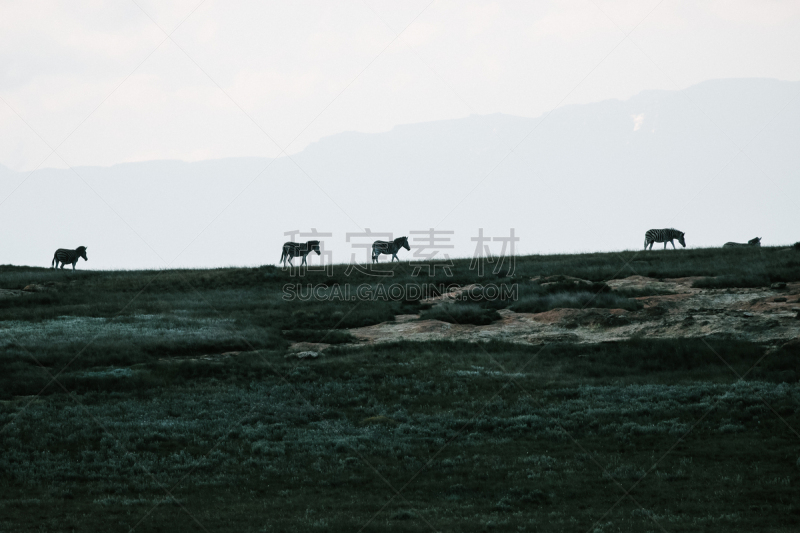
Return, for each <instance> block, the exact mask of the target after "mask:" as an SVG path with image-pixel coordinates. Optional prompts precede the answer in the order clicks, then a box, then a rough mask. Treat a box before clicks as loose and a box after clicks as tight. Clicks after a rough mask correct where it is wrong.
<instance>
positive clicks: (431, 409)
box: [0, 339, 800, 532]
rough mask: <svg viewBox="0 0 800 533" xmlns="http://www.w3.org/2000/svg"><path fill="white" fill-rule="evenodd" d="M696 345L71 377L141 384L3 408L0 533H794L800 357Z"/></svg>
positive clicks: (431, 353)
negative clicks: (429, 531) (141, 382)
mask: <svg viewBox="0 0 800 533" xmlns="http://www.w3.org/2000/svg"><path fill="white" fill-rule="evenodd" d="M708 342H709V344H710V345H711V349H710V348H709V347H708V346H706V344H705V343H704V342H703V341H700V340H675V341H644V340H641V341H630V342H624V343H609V344H602V345H589V346H575V345H561V346H559V345H553V346H548V347H545V348H544V349H542V348H541V347H534V346H524V345H513V344H503V343H498V342H493V343H487V344H484V345H480V346H478V345H475V344H469V343H452V342H432V343H421V344H420V343H397V344H391V345H384V346H374V347H366V348H352V347H344V346H343V347H339V348H334V349H332V351H331V352H330V353H327V352H326V355H325V356H323V357H322V358H320V359H316V360H313V361H308V360H303V361H297V360H290V359H285V358H284V357H283V355H282V353H281V352H269V351H265V352H262V353H260V354H249V355H243V356H242V357H241V358H238V359H235V360H234V361H230V362H229V363H228V364H219V363H216V362H213V361H194V362H189V361H187V362H185V363H180V362H177V361H176V360H174V359H173V360H159V361H154V362H151V363H147V364H145V365H143V366H137V367H136V368H134V369H132V372H133V374H132V375H130V376H129V377H123V376H122V374H121V373H119V372H118V373H117V374H118V375H116V376H113V375H112V373H111V372H106V374H105V377H103V375H102V374H101V373H99V372H98V373H96V374H94V375H89V374H86V373H85V372H84V373H83V374H79V373H77V372H76V373H74V375H75V377H74V379H76V380H77V379H78V377H77V376H78V375H82V376H83V377H82V378H81V379H85V380H88V379H94V380H101V379H106V380H112V379H114V380H116V381H114V382H113V383H114V384H116V385H117V386H121V384H122V381H124V380H125V379H133V376H134V375H135V374H136V373H137V372H138V373H141V374H142V375H143V376H146V375H149V376H151V377H150V378H148V379H153V380H157V381H158V382H157V384H156V383H153V384H150V385H148V386H149V387H150V388H148V389H147V390H146V391H143V392H141V393H136V392H134V391H131V390H128V389H125V388H119V389H117V390H111V389H109V388H108V387H98V388H96V389H91V388H90V387H89V386H88V385H87V388H86V389H85V390H84V391H83V392H80V393H78V394H77V395H74V396H73V395H68V394H55V395H51V396H48V397H45V398H40V399H36V400H34V401H33V402H32V403H30V404H29V402H30V400H31V399H30V398H27V397H26V398H19V399H16V400H14V401H6V402H3V403H0V423H2V425H3V427H4V430H3V432H2V433H0V442H2V446H3V451H4V453H3V454H2V456H0V475H1V476H2V479H3V481H4V483H3V484H2V485H0V501H2V504H0V527H2V529H3V530H12V531H39V530H48V531H61V530H66V531H73V530H74V531H98V530H110V529H120V528H121V529H126V530H127V529H128V528H131V527H133V526H136V525H137V524H139V521H140V520H142V519H144V521H143V522H142V523H141V524H139V525H138V527H137V530H143V531H147V530H155V529H162V530H170V531H184V530H186V531H189V530H192V531H194V530H197V529H199V528H200V526H198V525H197V522H199V523H200V524H201V525H202V527H203V528H205V529H207V530H209V531H210V530H215V531H261V530H267V531H272V530H284V531H298V532H300V531H309V530H311V531H313V530H320V531H353V530H356V531H357V530H360V529H361V528H362V527H365V526H366V527H365V528H364V531H387V530H388V531H411V530H415V531H418V530H425V529H426V528H428V527H429V526H428V525H427V524H428V523H430V524H431V525H433V526H434V528H436V529H437V530H440V531H447V530H456V531H486V530H498V531H501V530H512V531H515V530H520V529H523V528H524V530H536V531H564V530H570V531H572V530H576V531H590V530H593V528H594V527H597V528H599V529H601V530H608V529H612V528H613V530H615V531H616V530H619V531H648V530H654V529H655V530H658V526H657V524H660V525H662V526H663V527H664V528H665V529H667V530H668V531H673V530H680V531H753V530H770V531H794V530H796V528H797V527H798V522H799V520H798V515H797V513H796V512H795V511H796V503H795V502H796V501H798V498H799V497H800V492H798V491H799V490H800V489H798V483H800V467H798V456H799V455H800V454H798V452H797V445H796V435H794V433H793V432H792V431H791V430H790V429H789V428H788V427H787V424H788V426H789V427H797V425H798V424H800V392H799V391H798V388H797V381H796V380H797V370H798V368H797V365H798V361H799V360H800V357H798V356H800V354H799V353H797V349H796V348H791V347H786V348H783V349H780V350H777V351H774V352H770V353H769V354H768V355H767V356H766V357H764V358H763V359H762V360H761V361H760V362H759V359H760V358H761V357H762V356H764V355H765V349H766V347H764V346H760V345H756V344H752V343H744V342H736V341H732V340H726V339H711V340H709V341H708ZM714 352H717V353H719V354H720V355H722V356H723V357H724V358H725V359H726V361H727V363H729V364H730V365H731V366H732V367H733V369H734V370H735V371H736V372H738V373H739V374H743V373H745V372H747V370H748V369H749V368H750V367H752V366H753V365H754V364H756V363H758V365H757V367H756V370H754V371H753V372H751V373H750V374H748V378H747V380H746V381H744V382H737V381H738V378H737V376H736V374H735V373H734V372H733V371H731V369H730V368H728V365H727V364H726V363H725V362H723V361H722V360H720V358H719V357H717V355H716V354H715V353H714ZM786 371H792V372H794V373H795V374H794V376H793V377H792V379H791V380H789V378H788V376H787V375H785V374H783V373H784V372H786ZM65 377H66V376H65ZM141 379H144V378H141ZM71 383H76V381H75V382H71ZM109 383H111V381H109ZM78 402H80V403H78ZM765 402H766V403H765ZM773 410H774V411H773ZM104 428H105V429H107V430H108V432H106V431H105V430H104ZM148 472H152V473H153V474H154V476H155V478H153V477H151V476H150V475H149V474H148ZM634 485H635V487H634ZM162 486H167V487H169V489H170V492H171V493H172V494H173V495H174V496H175V497H176V498H177V499H178V501H179V504H180V505H178V504H175V503H173V502H171V501H170V500H169V499H168V498H167V497H166V494H165V492H164V490H163V489H162V488H161V487H162ZM709 487H713V494H712V493H710V492H709ZM395 489H396V490H402V493H401V494H402V498H395V499H394V500H393V499H392V497H393V496H395V495H396V493H395V492H394V491H395ZM624 490H631V493H630V494H631V496H632V497H633V499H635V502H636V503H635V502H634V501H633V499H631V498H626V497H625V492H624ZM639 504H641V506H643V507H639ZM184 509H185V512H184ZM187 513H189V515H191V517H190V516H189V515H187ZM192 517H193V518H192ZM195 519H196V520H197V522H195V521H194V520H195ZM654 520H655V521H654ZM598 521H599V524H597V522H598Z"/></svg>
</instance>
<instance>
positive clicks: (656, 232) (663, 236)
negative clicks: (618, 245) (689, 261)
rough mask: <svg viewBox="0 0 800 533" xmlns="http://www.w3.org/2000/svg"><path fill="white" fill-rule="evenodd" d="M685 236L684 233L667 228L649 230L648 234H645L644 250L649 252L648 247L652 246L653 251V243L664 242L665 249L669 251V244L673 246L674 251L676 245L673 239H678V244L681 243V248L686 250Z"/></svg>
mask: <svg viewBox="0 0 800 533" xmlns="http://www.w3.org/2000/svg"><path fill="white" fill-rule="evenodd" d="M684 235H686V234H685V233H684V232H682V231H678V230H676V229H674V228H665V229H651V230H647V233H645V234H644V249H645V250H647V245H648V244H649V245H650V249H651V250H652V249H653V243H656V242H663V243H664V249H665V250H666V249H667V243H670V244H672V249H673V250H674V249H675V243H674V242H672V241H673V239H678V242H679V243H681V246H683V247H684V248H686V241H685V240H684V238H683V237H684Z"/></svg>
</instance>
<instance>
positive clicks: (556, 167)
mask: <svg viewBox="0 0 800 533" xmlns="http://www.w3.org/2000/svg"><path fill="white" fill-rule="evenodd" d="M798 148H800V82H785V81H777V80H768V79H728V80H715V81H708V82H704V83H701V84H698V85H695V86H693V87H690V88H688V89H685V90H681V91H645V92H642V93H640V94H638V95H637V96H635V97H633V98H631V99H629V100H626V101H619V100H607V101H603V102H598V103H593V104H586V105H570V106H565V107H562V108H559V109H556V110H555V111H553V112H552V113H550V114H548V115H545V116H541V117H535V118H523V117H514V116H508V115H501V114H496V115H487V116H470V117H467V118H463V119H457V120H447V121H437V122H427V123H420V124H410V125H403V126H397V127H395V128H393V129H392V130H391V131H388V132H385V133H370V134H367V133H354V132H348V133H341V134H338V135H333V136H330V137H326V138H324V139H322V140H320V141H318V142H316V143H313V144H312V145H310V146H308V147H307V148H306V149H305V150H304V151H302V152H301V153H299V154H295V155H293V156H291V158H287V157H281V158H278V159H274V160H269V159H262V158H233V159H221V160H213V161H202V162H196V163H186V162H180V161H148V162H142V163H125V164H120V165H115V166H112V167H79V168H76V169H75V171H74V172H73V171H72V170H69V169H67V170H62V169H42V170H38V171H36V172H35V173H33V174H32V175H30V177H29V178H27V179H25V178H26V176H28V174H27V173H17V172H12V171H10V170H8V169H6V168H4V167H0V200H2V199H4V198H6V197H7V195H9V194H10V193H11V191H12V190H14V189H15V188H16V187H17V186H19V184H20V183H22V182H23V180H25V181H24V183H22V185H21V186H19V188H18V189H17V190H16V192H14V193H13V195H11V196H10V197H9V198H8V199H7V200H6V201H5V202H4V203H3V204H2V205H0V224H2V227H3V229H4V231H3V234H4V241H5V242H4V246H3V251H2V252H0V263H13V264H32V265H44V264H48V265H49V261H50V259H51V258H52V254H53V251H54V250H55V249H56V248H58V247H76V246H79V245H85V246H87V247H88V254H89V263H88V264H86V265H85V266H83V263H82V262H81V264H80V266H82V267H83V268H86V267H90V268H142V267H153V268H159V267H162V266H164V265H165V264H171V265H172V266H209V267H210V266H224V265H254V264H264V263H276V262H277V260H278V258H279V256H280V245H281V243H282V242H284V241H285V240H288V239H287V237H285V236H284V232H287V231H291V230H303V231H308V230H310V229H311V228H316V229H317V230H318V231H320V232H330V233H333V236H332V237H325V238H323V239H322V240H324V241H325V242H326V244H327V245H328V246H327V247H328V249H332V250H333V254H334V255H333V259H334V261H336V262H346V261H349V260H350V255H351V253H356V254H357V257H359V258H362V259H363V258H364V257H365V252H364V250H361V249H359V250H356V249H353V248H352V247H351V245H352V244H353V242H356V241H358V242H366V241H369V240H371V238H369V237H367V238H358V237H354V238H352V239H351V242H350V243H348V242H346V235H345V234H346V233H348V232H360V231H362V230H363V229H366V228H369V229H371V230H372V231H373V232H392V233H393V234H394V235H395V236H400V235H407V234H408V233H409V231H423V230H428V229H429V228H433V227H435V228H437V229H442V230H452V231H454V232H455V233H454V235H453V236H452V238H453V241H452V244H453V245H454V246H455V248H454V249H451V250H449V251H447V253H449V254H450V255H451V256H467V255H471V254H472V252H473V249H474V247H475V244H474V243H473V242H471V241H470V238H471V237H474V236H475V235H476V234H477V230H478V228H481V227H482V228H484V234H485V235H487V236H503V235H506V236H507V235H508V233H509V230H510V228H515V231H516V234H517V235H518V236H519V237H520V241H519V243H518V252H519V253H556V252H574V251H596V250H614V249H627V248H634V249H635V248H640V247H642V246H643V240H644V232H645V231H646V230H647V229H649V228H660V227H668V226H674V227H676V228H679V229H681V230H682V231H685V232H686V238H687V244H688V245H689V246H714V245H721V244H722V243H724V242H726V241H730V240H734V241H739V242H745V241H747V240H748V239H751V238H753V237H763V241H762V242H763V243H764V245H771V244H779V243H780V244H783V243H792V242H795V241H798V240H800V216H798V214H797V213H798V210H797V207H796V204H795V202H796V201H797V199H798V197H800V150H799V149H798ZM226 206H227V209H224V208H225V207H226ZM302 239H303V238H302V237H301V240H302ZM413 244H415V242H414V241H413V240H412V245H413ZM496 251H499V246H498V247H497V248H496ZM403 253H404V254H405V255H404V257H405V258H409V257H411V255H412V254H410V253H408V252H403ZM80 266H79V268H80Z"/></svg>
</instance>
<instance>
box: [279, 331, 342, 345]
mask: <svg viewBox="0 0 800 533" xmlns="http://www.w3.org/2000/svg"><path fill="white" fill-rule="evenodd" d="M283 338H284V339H287V340H290V341H296V342H324V343H326V344H346V343H348V342H354V341H355V340H356V338H355V337H353V336H352V335H351V334H350V332H349V331H341V330H336V329H333V330H331V329H327V330H326V329H290V330H285V331H283Z"/></svg>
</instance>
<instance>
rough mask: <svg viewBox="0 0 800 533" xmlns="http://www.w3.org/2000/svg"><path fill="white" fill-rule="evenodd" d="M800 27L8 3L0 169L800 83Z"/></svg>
mask: <svg viewBox="0 0 800 533" xmlns="http://www.w3.org/2000/svg"><path fill="white" fill-rule="evenodd" d="M798 30H800V1H798V0H784V1H781V0H758V1H745V0H720V1H704V0H691V1H678V0H663V1H659V0H635V1H634V0H631V1H616V0H575V1H550V2H541V1H521V2H515V1H508V2H469V1H459V2H448V1H444V0H439V1H434V2H431V1H430V0H421V1H417V0H413V1H405V2H396V1H387V2H374V1H369V0H365V1H353V2H346V1H341V2H324V1H317V2H295V1H293V2H261V1H258V2H256V1H252V2H250V1H242V2H219V1H214V0H206V1H203V2H200V1H199V0H188V1H178V2H163V1H159V2H155V1H143V0H136V1H135V2H134V1H124V0H120V1H116V2H102V1H94V2H91V1H82V2H44V1H8V0H3V1H2V2H1V3H0V64H1V65H2V66H3V68H2V70H0V97H1V98H2V101H0V164H2V165H5V166H7V167H9V168H11V169H13V170H17V171H22V170H27V171H30V170H33V169H34V168H37V167H40V168H45V167H62V168H63V167H65V166H66V165H70V166H78V165H103V166H106V165H113V164H116V163H121V162H133V161H147V160H153V159H179V160H185V161H197V160H203V159H214V158H223V157H234V156H262V157H274V156H277V155H280V154H281V153H282V151H283V150H285V151H286V152H287V153H289V154H292V153H297V152H299V151H301V150H302V149H303V148H304V147H306V146H308V144H309V143H311V142H314V141H316V140H319V139H320V138H322V137H324V136H328V135H332V134H335V133H339V132H343V131H362V132H379V131H386V130H389V129H391V128H392V127H393V126H395V125H398V124H408V123H415V122H422V121H431V120H441V119H451V118H458V117H465V116H469V115H472V114H490V113H506V114H511V115H518V116H525V117H533V116H538V115H541V114H543V113H547V112H548V111H550V110H551V109H553V108H554V107H557V106H563V105H568V104H576V103H588V102H595V101H600V100H603V99H608V98H619V99H624V98H628V97H630V96H632V95H634V94H636V93H638V92H640V91H642V90H645V89H670V90H673V89H682V88H685V87H688V86H690V85H693V84H696V83H699V82H701V81H704V80H709V79H716V78H733V77H735V78H741V77H766V78H776V79H780V80H789V81H796V80H800V61H798V50H800V31H798ZM167 34H170V35H171V38H167ZM626 34H629V35H628V37H627V38H626ZM54 148H55V149H56V150H57V154H52V155H51V152H52V149H54Z"/></svg>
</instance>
